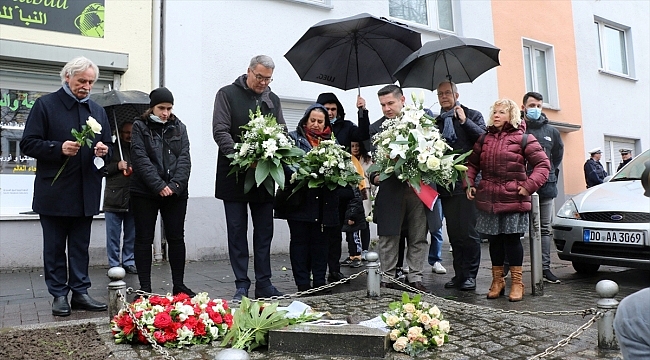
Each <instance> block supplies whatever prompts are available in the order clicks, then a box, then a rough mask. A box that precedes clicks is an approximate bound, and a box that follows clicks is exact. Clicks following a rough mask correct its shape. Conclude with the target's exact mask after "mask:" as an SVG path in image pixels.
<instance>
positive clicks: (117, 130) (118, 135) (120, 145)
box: [113, 108, 124, 160]
mask: <svg viewBox="0 0 650 360" xmlns="http://www.w3.org/2000/svg"><path fill="white" fill-rule="evenodd" d="M113 122H115V135H117V136H115V137H116V138H117V148H118V149H119V150H120V160H124V154H122V141H121V140H120V129H119V128H118V127H117V116H115V108H113Z"/></svg>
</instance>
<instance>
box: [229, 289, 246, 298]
mask: <svg viewBox="0 0 650 360" xmlns="http://www.w3.org/2000/svg"><path fill="white" fill-rule="evenodd" d="M244 296H245V297H248V289H246V288H237V291H236V292H235V295H233V296H232V299H233V300H236V301H241V298H242V297H244Z"/></svg>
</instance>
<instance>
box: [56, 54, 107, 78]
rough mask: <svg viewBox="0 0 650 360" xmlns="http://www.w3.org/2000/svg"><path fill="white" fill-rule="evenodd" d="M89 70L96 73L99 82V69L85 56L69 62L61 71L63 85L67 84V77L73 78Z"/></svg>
mask: <svg viewBox="0 0 650 360" xmlns="http://www.w3.org/2000/svg"><path fill="white" fill-rule="evenodd" d="M88 68H92V69H93V70H94V71H95V81H97V79H99V68H98V67H97V65H95V63H94V62H92V61H90V60H89V59H87V58H85V57H83V56H79V57H76V58H74V59H72V60H70V61H68V63H67V64H65V66H63V69H61V73H60V75H61V84H65V83H66V81H65V77H66V76H69V77H73V76H74V75H75V74H77V73H80V72H84V71H86V70H88Z"/></svg>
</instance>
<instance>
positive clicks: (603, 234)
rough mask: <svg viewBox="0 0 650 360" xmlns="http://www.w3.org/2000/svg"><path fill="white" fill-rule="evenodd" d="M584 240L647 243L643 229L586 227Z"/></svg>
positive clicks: (626, 243)
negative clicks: (625, 229) (615, 229)
mask: <svg viewBox="0 0 650 360" xmlns="http://www.w3.org/2000/svg"><path fill="white" fill-rule="evenodd" d="M582 239H583V241H584V242H597V243H614V244H625V245H645V244H646V242H645V233H643V232H642V231H614V230H591V229H584V230H583V233H582Z"/></svg>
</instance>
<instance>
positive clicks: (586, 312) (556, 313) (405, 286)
mask: <svg viewBox="0 0 650 360" xmlns="http://www.w3.org/2000/svg"><path fill="white" fill-rule="evenodd" d="M380 274H381V276H382V279H385V280H388V281H387V282H390V283H392V284H394V286H396V287H398V288H403V289H405V290H408V291H410V292H413V293H417V294H421V295H424V296H427V297H430V298H433V299H436V301H441V302H445V303H453V304H462V305H463V306H464V307H468V308H471V309H481V306H479V305H473V304H465V303H459V302H458V301H454V300H449V299H445V298H441V297H439V296H436V295H434V294H430V293H427V292H424V291H421V290H418V289H416V288H414V287H412V286H410V285H408V284H405V283H403V282H401V281H399V280H397V279H395V278H393V277H391V276H389V275H386V274H385V273H383V272H381V273H380ZM492 310H493V311H494V312H496V313H501V314H507V313H511V314H519V315H547V316H548V315H552V316H573V315H580V316H582V317H583V318H584V317H585V316H587V315H594V316H593V317H592V318H591V319H589V321H587V322H586V323H585V324H583V325H582V326H580V327H579V328H578V329H577V330H576V331H574V332H572V333H571V334H570V335H569V336H567V337H566V338H564V339H562V340H560V341H558V343H557V345H554V346H551V347H548V348H547V349H546V350H544V352H542V353H539V354H537V355H535V356H533V357H531V358H529V360H534V359H541V358H543V357H546V356H548V355H550V354H552V353H554V352H555V351H556V350H557V349H559V348H561V347H563V346H566V345H568V344H569V342H570V341H571V340H572V339H576V338H577V337H579V336H580V335H581V334H582V333H583V332H584V331H585V330H587V329H588V328H589V327H590V326H591V325H593V324H594V323H595V322H596V321H598V319H600V318H601V317H603V315H604V313H603V312H600V311H598V310H597V309H596V308H589V309H585V310H563V311H528V310H503V309H496V308H493V309H492Z"/></svg>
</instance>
